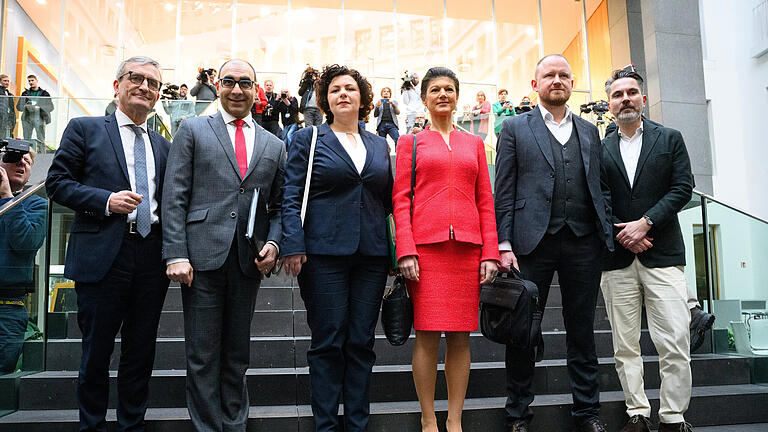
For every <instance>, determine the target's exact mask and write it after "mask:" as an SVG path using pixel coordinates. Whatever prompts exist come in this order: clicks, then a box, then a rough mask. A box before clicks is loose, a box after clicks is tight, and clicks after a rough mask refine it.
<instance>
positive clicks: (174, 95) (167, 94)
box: [160, 83, 181, 100]
mask: <svg viewBox="0 0 768 432" xmlns="http://www.w3.org/2000/svg"><path fill="white" fill-rule="evenodd" d="M160 99H170V100H176V99H181V94H180V93H179V86H177V85H175V84H171V83H166V84H165V88H164V89H163V93H162V94H161V95H160Z"/></svg>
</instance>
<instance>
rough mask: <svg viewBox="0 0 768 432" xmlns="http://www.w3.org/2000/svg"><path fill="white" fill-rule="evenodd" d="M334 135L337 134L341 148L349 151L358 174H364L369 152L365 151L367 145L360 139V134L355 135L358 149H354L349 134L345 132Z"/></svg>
mask: <svg viewBox="0 0 768 432" xmlns="http://www.w3.org/2000/svg"><path fill="white" fill-rule="evenodd" d="M334 133H335V134H336V138H338V139H339V142H340V143H341V146H342V147H344V150H346V151H347V154H348V155H349V157H350V159H352V162H353V163H354V164H355V168H356V169H357V173H358V174H361V173H362V172H363V168H364V167H365V157H366V156H367V154H368V151H367V150H366V149H365V145H364V144H363V139H362V138H360V134H357V133H356V134H354V136H355V141H357V147H354V146H353V145H352V143H351V142H350V141H349V138H348V137H347V134H345V133H344V132H334Z"/></svg>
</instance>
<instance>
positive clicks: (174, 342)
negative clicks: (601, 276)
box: [45, 330, 711, 370]
mask: <svg viewBox="0 0 768 432" xmlns="http://www.w3.org/2000/svg"><path fill="white" fill-rule="evenodd" d="M413 337H414V335H413V334H412V335H411V338H413ZM376 341H377V342H376V345H375V347H374V350H375V351H376V356H377V359H376V364H379V365H398V364H410V363H411V350H412V349H413V342H407V343H406V344H405V345H403V346H399V347H395V346H392V345H390V344H389V343H387V341H386V339H385V338H384V336H382V335H377V336H376ZM309 342H310V340H309V337H308V336H302V337H283V336H275V337H251V358H250V366H251V367H254V368H270V367H278V368H280V367H303V366H306V365H307V358H306V353H307V349H308V348H309ZM469 343H470V347H471V350H472V359H473V360H474V361H477V362H503V361H504V346H503V345H500V344H497V343H494V342H491V341H489V340H488V339H486V338H485V337H483V335H482V334H480V333H477V332H474V333H471V334H470V340H469ZM595 344H596V347H597V356H598V357H612V356H613V348H612V346H613V342H612V338H611V331H610V330H596V331H595ZM119 345H120V340H119V339H118V340H117V341H116V343H115V350H114V353H113V355H112V361H111V363H110V369H112V370H117V365H118V364H119V356H120V354H119V353H120V347H119ZM544 345H545V350H544V358H545V359H563V358H565V357H566V346H565V332H563V331H548V332H544ZM640 346H641V349H642V353H643V354H644V355H656V354H657V353H656V350H655V348H654V347H653V343H652V342H651V338H650V336H649V334H648V331H647V330H643V331H642V332H641V337H640ZM697 352H698V353H706V352H711V342H710V339H709V338H707V339H706V341H705V343H704V345H703V346H702V347H701V348H699V350H698V351H697ZM444 353H445V344H441V348H440V358H441V359H443V358H444ZM45 354H46V359H47V362H46V369H47V370H79V369H80V355H81V341H80V340H79V339H52V340H49V341H48V346H47V349H46V352H45ZM154 368H155V369H160V370H163V369H186V362H185V354H184V339H183V338H158V340H157V350H156V354H155V364H154Z"/></svg>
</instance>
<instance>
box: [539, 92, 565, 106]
mask: <svg viewBox="0 0 768 432" xmlns="http://www.w3.org/2000/svg"><path fill="white" fill-rule="evenodd" d="M570 98H571V92H570V91H568V90H563V92H562V94H558V95H553V94H552V92H551V91H550V92H549V93H539V99H540V100H541V101H542V102H544V103H546V104H547V105H549V106H563V105H565V103H566V102H568V99H570Z"/></svg>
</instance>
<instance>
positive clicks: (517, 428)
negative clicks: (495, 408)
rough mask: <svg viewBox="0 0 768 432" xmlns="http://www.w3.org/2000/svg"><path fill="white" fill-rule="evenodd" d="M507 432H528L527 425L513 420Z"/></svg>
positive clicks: (521, 421) (522, 421)
mask: <svg viewBox="0 0 768 432" xmlns="http://www.w3.org/2000/svg"><path fill="white" fill-rule="evenodd" d="M507 432H528V423H527V422H526V421H525V420H515V422H514V423H512V426H510V427H509V428H508V429H507Z"/></svg>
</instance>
